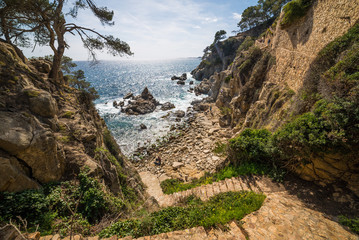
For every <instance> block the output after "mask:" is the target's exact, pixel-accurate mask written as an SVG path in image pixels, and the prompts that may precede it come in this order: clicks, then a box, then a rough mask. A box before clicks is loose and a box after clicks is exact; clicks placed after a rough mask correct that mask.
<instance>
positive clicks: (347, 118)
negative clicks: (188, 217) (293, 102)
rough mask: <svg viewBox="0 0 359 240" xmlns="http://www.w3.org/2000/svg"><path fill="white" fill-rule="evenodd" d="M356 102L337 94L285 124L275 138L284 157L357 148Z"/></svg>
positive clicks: (309, 155) (358, 129) (289, 157)
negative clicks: (338, 96) (335, 96)
mask: <svg viewBox="0 0 359 240" xmlns="http://www.w3.org/2000/svg"><path fill="white" fill-rule="evenodd" d="M357 104H358V103H357V102H351V101H347V100H345V99H343V98H341V99H339V98H335V99H333V100H332V101H327V100H324V99H322V100H320V101H318V102H317V103H316V104H315V107H314V110H313V111H312V112H308V113H304V114H303V115H300V116H299V117H297V118H295V119H294V120H293V121H291V122H289V123H287V124H285V125H284V126H283V127H282V128H281V129H279V130H277V131H276V133H275V134H274V137H273V141H274V144H275V145H276V147H277V148H278V149H279V152H280V153H281V157H282V158H283V159H293V158H298V159H302V160H306V159H308V158H310V157H312V155H313V154H315V153H329V152H342V153H346V152H348V151H349V152H350V151H357V150H356V146H357V145H358V143H359V141H358V138H357V136H358V134H359V125H358V123H359V110H358V108H357V106H358V105H357Z"/></svg>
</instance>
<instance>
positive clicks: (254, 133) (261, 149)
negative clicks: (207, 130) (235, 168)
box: [229, 129, 272, 165]
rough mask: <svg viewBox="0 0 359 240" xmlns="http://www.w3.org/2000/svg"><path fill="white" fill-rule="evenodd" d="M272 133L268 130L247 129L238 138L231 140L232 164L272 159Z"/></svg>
mask: <svg viewBox="0 0 359 240" xmlns="http://www.w3.org/2000/svg"><path fill="white" fill-rule="evenodd" d="M271 135H272V134H271V132H270V131H268V130H266V129H259V130H256V129H246V130H244V131H243V132H242V133H241V134H240V135H239V136H238V137H236V138H233V139H230V140H229V152H230V155H231V160H232V163H233V164H235V165H238V164H239V163H240V162H243V161H244V162H264V163H267V161H268V160H269V159H270V158H271V143H270V139H271Z"/></svg>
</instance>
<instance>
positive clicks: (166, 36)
mask: <svg viewBox="0 0 359 240" xmlns="http://www.w3.org/2000/svg"><path fill="white" fill-rule="evenodd" d="M96 2H97V3H98V5H99V6H107V7H108V8H109V9H112V10H114V12H115V15H114V21H115V25H114V26H111V27H109V26H102V25H101V23H100V22H99V21H98V20H97V19H96V18H95V17H94V16H93V15H92V14H91V13H90V12H88V11H83V12H81V13H80V14H79V16H78V18H77V19H76V20H72V19H68V22H70V21H74V22H76V23H78V24H79V25H82V26H86V27H90V28H92V29H95V30H97V31H99V32H101V33H103V34H111V35H114V36H115V37H119V38H120V39H121V40H123V41H125V42H127V43H128V44H129V45H130V47H131V50H132V52H134V56H133V57H122V58H120V57H112V56H110V55H108V54H106V53H101V52H99V53H98V55H97V57H98V59H99V60H120V59H171V58H181V57H198V56H202V53H203V52H202V51H203V49H204V48H205V47H206V46H208V45H209V44H211V42H212V41H213V37H214V34H215V33H216V32H217V31H218V30H221V29H224V30H226V31H227V36H229V35H233V34H232V33H231V32H232V31H233V30H238V28H237V23H238V21H239V20H240V14H241V13H242V12H243V10H244V9H245V8H247V7H249V6H252V5H255V4H256V3H257V0H239V1H238V0H237V1H235V0H231V1H213V0H208V1H205V0H197V1H196V0H101V1H99V0H98V1H96ZM66 40H67V42H68V44H69V45H70V49H67V51H66V52H65V55H67V56H69V57H72V58H73V59H74V60H87V59H88V52H87V51H86V49H84V48H83V47H82V42H81V41H80V39H79V38H78V37H73V36H71V35H66ZM31 50H32V49H26V50H25V51H24V52H25V55H27V56H43V55H46V54H51V50H50V49H49V48H37V49H35V51H34V52H33V53H32V52H31Z"/></svg>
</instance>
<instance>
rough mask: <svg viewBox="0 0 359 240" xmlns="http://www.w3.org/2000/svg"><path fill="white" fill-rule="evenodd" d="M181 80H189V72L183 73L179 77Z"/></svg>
mask: <svg viewBox="0 0 359 240" xmlns="http://www.w3.org/2000/svg"><path fill="white" fill-rule="evenodd" d="M179 79H180V80H183V81H185V80H187V73H183V74H182V75H181V76H180V77H179Z"/></svg>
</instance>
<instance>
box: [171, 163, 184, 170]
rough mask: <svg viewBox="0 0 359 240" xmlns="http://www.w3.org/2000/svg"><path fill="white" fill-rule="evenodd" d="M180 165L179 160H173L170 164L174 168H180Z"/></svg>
mask: <svg viewBox="0 0 359 240" xmlns="http://www.w3.org/2000/svg"><path fill="white" fill-rule="evenodd" d="M182 166H183V163H181V162H174V163H173V164H172V167H173V168H174V169H177V168H180V167H182Z"/></svg>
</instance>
